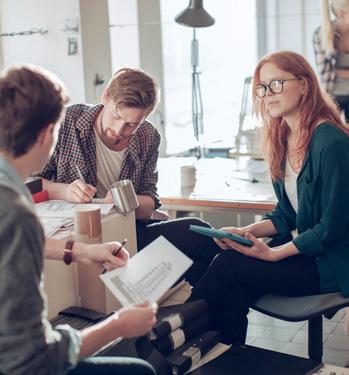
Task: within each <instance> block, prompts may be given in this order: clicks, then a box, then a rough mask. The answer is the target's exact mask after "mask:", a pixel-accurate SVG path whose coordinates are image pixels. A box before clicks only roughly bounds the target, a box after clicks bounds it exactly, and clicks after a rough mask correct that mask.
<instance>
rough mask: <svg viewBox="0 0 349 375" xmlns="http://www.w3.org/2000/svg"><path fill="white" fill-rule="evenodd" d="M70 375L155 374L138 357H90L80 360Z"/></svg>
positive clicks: (147, 364) (148, 365)
mask: <svg viewBox="0 0 349 375" xmlns="http://www.w3.org/2000/svg"><path fill="white" fill-rule="evenodd" d="M68 374H69V375H95V374H98V375H155V374H156V372H155V370H154V368H153V367H152V366H151V365H150V364H149V363H148V362H145V361H143V360H142V359H138V358H128V357H89V358H86V359H84V360H82V361H80V362H79V363H78V364H77V366H76V367H75V368H74V369H72V370H70V371H69V372H68Z"/></svg>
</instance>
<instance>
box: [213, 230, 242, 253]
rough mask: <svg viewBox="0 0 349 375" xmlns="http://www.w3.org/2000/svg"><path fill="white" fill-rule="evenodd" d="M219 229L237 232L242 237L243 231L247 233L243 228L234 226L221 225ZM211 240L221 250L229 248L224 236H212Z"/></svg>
mask: <svg viewBox="0 0 349 375" xmlns="http://www.w3.org/2000/svg"><path fill="white" fill-rule="evenodd" d="M220 230H224V231H225V232H230V233H234V234H238V235H239V236H242V237H245V233H247V232H246V231H245V230H244V229H243V228H235V227H223V228H221V229H220ZM213 240H214V242H215V243H216V244H217V245H218V246H219V247H220V248H221V249H222V250H228V249H231V245H230V244H229V243H227V242H226V239H225V238H222V239H218V238H214V239H213ZM234 243H235V242H234Z"/></svg>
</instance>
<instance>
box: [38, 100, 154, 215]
mask: <svg viewBox="0 0 349 375" xmlns="http://www.w3.org/2000/svg"><path fill="white" fill-rule="evenodd" d="M102 108H103V105H102V104H98V105H87V104H75V105H72V106H70V107H68V108H67V111H66V115H65V118H64V120H63V122H62V124H61V127H60V130H59V135H58V141H57V145H56V147H55V150H54V152H53V154H52V157H51V159H50V161H49V162H48V164H47V165H46V166H45V168H44V169H43V171H42V172H41V173H40V174H39V175H40V176H42V177H43V178H46V179H48V180H52V181H55V182H62V183H72V182H73V181H74V180H76V179H78V178H79V176H78V172H77V168H76V165H77V166H78V167H79V169H80V171H81V173H82V175H83V177H84V178H85V181H86V182H87V183H88V184H91V185H93V186H97V168H96V135H95V132H94V122H95V120H96V118H97V116H98V114H99V112H100V111H101V110H102ZM159 145H160V134H159V132H158V131H157V130H156V129H155V127H154V126H153V125H152V124H151V123H150V122H148V121H145V122H144V123H143V124H141V125H140V126H139V128H138V129H137V131H136V132H135V133H134V134H133V135H132V138H131V140H130V143H129V145H128V147H127V150H126V151H125V153H124V157H123V161H122V165H121V171H120V176H119V180H126V179H129V180H131V181H132V183H133V186H134V189H135V191H136V193H137V194H138V195H145V196H150V197H152V198H153V199H154V202H155V208H158V207H160V200H159V196H158V193H157V186H156V185H157V181H158V172H157V160H158V155H159Z"/></svg>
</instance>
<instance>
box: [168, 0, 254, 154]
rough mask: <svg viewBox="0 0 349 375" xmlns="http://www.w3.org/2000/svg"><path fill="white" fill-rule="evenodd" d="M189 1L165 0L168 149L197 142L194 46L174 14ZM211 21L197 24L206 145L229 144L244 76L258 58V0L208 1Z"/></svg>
mask: <svg viewBox="0 0 349 375" xmlns="http://www.w3.org/2000/svg"><path fill="white" fill-rule="evenodd" d="M188 3H189V1H188V0H177V1H168V0H161V19H162V45H163V69H164V89H163V99H162V100H163V101H164V106H165V113H166V117H165V125H166V139H167V153H168V154H173V153H178V152H182V151H184V150H188V149H190V148H192V147H193V145H195V139H194V133H193V127H192V118H191V62H190V58H191V56H190V49H191V39H192V35H193V29H192V28H190V27H185V26H181V25H178V24H177V23H176V22H175V21H174V18H175V16H176V15H177V14H178V13H179V12H180V11H182V10H183V9H184V8H185V7H187V6H188ZM204 7H205V9H206V10H207V11H208V12H209V13H210V14H211V15H212V16H213V17H214V18H215V20H216V22H215V24H214V25H213V26H211V27H207V28H202V29H197V32H196V36H197V39H198V41H199V71H201V72H202V74H201V75H200V83H201V92H202V99H203V107H204V141H205V145H206V147H212V148H217V147H231V146H233V143H234V139H233V137H234V135H235V134H236V132H237V130H238V122H239V111H240V104H241V96H242V91H243V84H244V79H245V77H246V76H250V75H252V73H253V69H254V67H255V64H256V59H257V57H256V56H257V37H256V8H255V0H244V1H239V2H236V1H231V0H220V1H216V0H206V1H205V2H204Z"/></svg>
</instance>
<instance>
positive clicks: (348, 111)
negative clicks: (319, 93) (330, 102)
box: [335, 95, 349, 122]
mask: <svg viewBox="0 0 349 375" xmlns="http://www.w3.org/2000/svg"><path fill="white" fill-rule="evenodd" d="M335 100H336V102H337V104H338V107H339V109H341V110H342V111H343V112H344V116H345V121H346V122H349V95H341V96H335Z"/></svg>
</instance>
